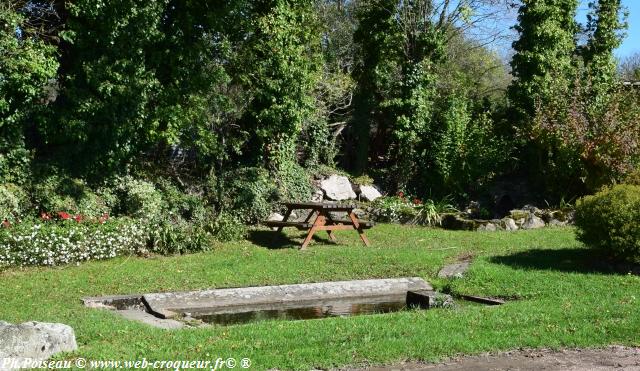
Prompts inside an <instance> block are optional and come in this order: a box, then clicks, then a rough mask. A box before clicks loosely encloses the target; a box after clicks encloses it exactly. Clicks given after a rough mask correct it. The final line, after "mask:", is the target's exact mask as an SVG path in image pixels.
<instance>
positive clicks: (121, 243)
mask: <svg viewBox="0 0 640 371" xmlns="http://www.w3.org/2000/svg"><path fill="white" fill-rule="evenodd" d="M58 217H59V218H60V219H58V220H53V219H51V216H50V215H48V214H47V215H43V216H42V218H41V219H42V220H38V221H23V222H21V223H17V224H14V225H11V226H10V227H5V228H1V229H0V267H6V266H27V265H48V266H53V265H61V264H68V263H73V262H81V261H87V260H99V259H108V258H112V257H115V256H118V255H125V254H132V253H144V252H146V247H147V240H148V235H149V232H148V229H147V228H146V227H144V226H143V225H142V224H141V223H139V222H137V221H136V220H133V219H129V218H117V219H109V220H107V219H106V218H104V217H103V218H100V219H99V220H98V221H94V222H91V221H84V222H82V220H83V219H82V217H81V216H71V215H68V214H66V213H63V214H62V213H61V215H58Z"/></svg>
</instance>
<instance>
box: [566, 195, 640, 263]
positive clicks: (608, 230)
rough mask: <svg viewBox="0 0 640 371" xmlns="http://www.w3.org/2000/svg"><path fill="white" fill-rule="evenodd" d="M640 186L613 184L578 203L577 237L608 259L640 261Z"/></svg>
mask: <svg viewBox="0 0 640 371" xmlns="http://www.w3.org/2000/svg"><path fill="white" fill-rule="evenodd" d="M638 218H640V186H637V185H626V184H622V185H617V186H614V187H612V188H605V189H604V190H602V191H600V192H598V193H597V194H596V195H594V196H587V197H585V198H584V199H582V200H580V201H579V202H578V204H577V207H576V225H577V226H578V228H579V230H578V231H579V232H578V238H579V239H580V240H581V241H582V242H584V243H585V244H587V245H589V246H592V247H594V248H598V249H601V250H603V251H604V252H605V253H607V254H608V255H609V256H611V257H613V258H617V259H626V260H628V261H631V262H635V263H639V262H640V224H638Z"/></svg>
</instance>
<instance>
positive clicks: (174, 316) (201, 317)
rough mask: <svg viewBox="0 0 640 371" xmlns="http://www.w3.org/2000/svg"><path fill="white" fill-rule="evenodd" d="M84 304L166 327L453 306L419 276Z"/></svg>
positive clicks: (105, 299)
mask: <svg viewBox="0 0 640 371" xmlns="http://www.w3.org/2000/svg"><path fill="white" fill-rule="evenodd" d="M83 302H84V304H85V306H87V307H91V308H103V309H109V310H114V311H116V312H117V313H118V314H120V315H122V316H124V317H126V318H128V319H132V320H138V321H142V322H144V323H147V324H150V325H153V326H157V327H162V328H168V329H172V328H181V327H185V326H203V325H209V324H216V325H230V324H237V323H246V322H253V321H259V320H268V319H288V320H302V319H315V318H324V317H334V316H352V315H362V314H379V313H389V312H395V311H400V310H404V309H406V308H408V307H414V306H415V307H420V308H425V309H426V308H431V307H437V306H447V305H451V304H452V301H451V297H449V296H448V295H443V294H438V293H436V292H435V291H433V287H432V286H431V285H430V284H429V283H428V282H426V281H425V280H423V279H422V278H419V277H408V278H390V279H371V280H356V281H337V282H320V283H304V284H295V285H280V286H259V287H240V288H220V289H209V290H200V291H189V292H169V293H149V294H139V295H121V296H104V297H90V298H84V299H83Z"/></svg>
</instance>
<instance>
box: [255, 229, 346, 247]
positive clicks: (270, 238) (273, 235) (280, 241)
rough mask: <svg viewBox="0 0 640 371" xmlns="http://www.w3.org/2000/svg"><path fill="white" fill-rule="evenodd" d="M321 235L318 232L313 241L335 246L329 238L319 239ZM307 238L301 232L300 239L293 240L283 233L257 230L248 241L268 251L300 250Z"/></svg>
mask: <svg viewBox="0 0 640 371" xmlns="http://www.w3.org/2000/svg"><path fill="white" fill-rule="evenodd" d="M319 233H320V232H317V233H316V234H314V235H313V241H315V242H317V243H321V244H335V242H332V241H330V240H329V239H328V238H327V239H325V238H322V237H319V236H318V234H319ZM305 236H306V233H305V232H301V233H300V236H299V237H298V238H291V236H289V235H287V234H284V233H282V232H277V231H265V230H256V231H250V232H249V236H248V239H249V241H251V242H252V243H254V244H256V245H258V246H262V247H266V248H267V249H273V250H276V249H298V248H300V245H301V244H302V241H303V240H304V238H305Z"/></svg>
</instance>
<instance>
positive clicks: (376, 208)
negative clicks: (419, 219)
mask: <svg viewBox="0 0 640 371" xmlns="http://www.w3.org/2000/svg"><path fill="white" fill-rule="evenodd" d="M371 207H372V208H373V212H372V216H373V218H374V219H375V220H376V221H380V222H391V223H408V222H411V221H413V220H414V219H415V218H416V216H417V215H418V213H417V210H416V209H415V208H414V206H413V204H411V203H410V202H409V201H408V200H407V199H406V198H404V197H397V196H391V197H380V198H377V199H376V200H375V201H374V202H373V203H372V205H371Z"/></svg>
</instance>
